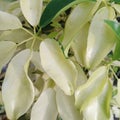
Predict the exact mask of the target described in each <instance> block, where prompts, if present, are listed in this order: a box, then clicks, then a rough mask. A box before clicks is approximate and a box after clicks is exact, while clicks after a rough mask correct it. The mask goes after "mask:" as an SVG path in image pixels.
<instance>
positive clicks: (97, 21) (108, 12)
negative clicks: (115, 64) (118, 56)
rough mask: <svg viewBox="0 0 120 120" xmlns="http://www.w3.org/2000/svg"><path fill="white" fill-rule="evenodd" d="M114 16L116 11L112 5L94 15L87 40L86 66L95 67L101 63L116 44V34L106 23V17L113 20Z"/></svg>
mask: <svg viewBox="0 0 120 120" xmlns="http://www.w3.org/2000/svg"><path fill="white" fill-rule="evenodd" d="M114 17H115V12H114V9H113V8H111V7H103V8H101V9H100V10H98V11H97V13H96V14H95V16H94V17H93V20H92V22H91V25H90V29H89V34H88V40H87V50H86V67H88V68H94V67H96V66H97V65H98V64H100V62H101V61H102V60H103V59H104V57H105V56H106V55H107V54H108V53H109V52H110V51H111V50H112V48H113V46H114V45H115V42H116V35H115V34H114V33H113V31H112V30H111V29H110V28H109V27H108V26H107V25H106V24H105V23H104V20H105V19H109V20H112V19H114ZM96 29H97V30H96Z"/></svg>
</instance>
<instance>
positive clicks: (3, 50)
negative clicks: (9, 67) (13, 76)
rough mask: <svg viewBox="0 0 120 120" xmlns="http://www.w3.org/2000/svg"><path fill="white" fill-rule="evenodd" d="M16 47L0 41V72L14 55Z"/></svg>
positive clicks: (13, 44) (11, 43)
mask: <svg viewBox="0 0 120 120" xmlns="http://www.w3.org/2000/svg"><path fill="white" fill-rule="evenodd" d="M16 48H17V45H16V44H15V43H14V42H10V41H0V71H1V69H2V67H3V66H4V65H6V64H7V63H8V62H9V61H10V59H11V58H12V56H13V55H14V53H15V50H16Z"/></svg>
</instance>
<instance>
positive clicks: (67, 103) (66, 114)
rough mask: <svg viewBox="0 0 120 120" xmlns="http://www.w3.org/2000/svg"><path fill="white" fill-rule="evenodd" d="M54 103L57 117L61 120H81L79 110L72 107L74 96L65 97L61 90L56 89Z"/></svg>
mask: <svg viewBox="0 0 120 120" xmlns="http://www.w3.org/2000/svg"><path fill="white" fill-rule="evenodd" d="M56 101H57V108H58V112H59V115H60V116H61V118H62V119H63V120H80V119H81V120H82V116H80V112H79V110H77V108H76V107H75V105H74V102H75V100H74V96H67V95H65V94H64V92H63V91H62V90H60V89H57V90H56Z"/></svg>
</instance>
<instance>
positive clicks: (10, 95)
mask: <svg viewBox="0 0 120 120" xmlns="http://www.w3.org/2000/svg"><path fill="white" fill-rule="evenodd" d="M29 57H30V50H28V49H27V50H23V51H22V52H20V53H18V54H17V55H16V56H15V57H14V58H13V59H12V61H11V62H10V63H9V66H8V69H7V72H6V76H5V79H4V82H3V85H2V97H3V102H4V105H5V109H6V113H7V117H8V118H9V119H11V120H16V119H18V118H19V117H20V116H21V115H23V114H24V113H26V111H27V110H28V109H29V108H30V106H31V104H32V102H33V100H34V87H33V84H32V82H31V81H30V79H29V77H28V75H27V74H26V71H27V67H26V68H25V70H24V65H25V64H26V62H27V64H28V60H29Z"/></svg>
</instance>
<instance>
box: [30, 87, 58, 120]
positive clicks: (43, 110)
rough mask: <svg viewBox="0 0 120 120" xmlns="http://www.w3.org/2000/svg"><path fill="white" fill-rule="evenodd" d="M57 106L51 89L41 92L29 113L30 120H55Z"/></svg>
mask: <svg viewBox="0 0 120 120" xmlns="http://www.w3.org/2000/svg"><path fill="white" fill-rule="evenodd" d="M57 114H58V112H57V106H56V98H55V91H54V90H53V89H51V88H48V89H46V90H45V91H43V92H42V94H41V95H40V97H39V98H38V100H37V102H36V103H35V104H34V106H33V108H32V112H31V120H56V118H57Z"/></svg>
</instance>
